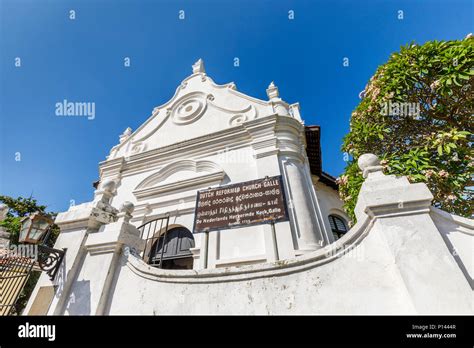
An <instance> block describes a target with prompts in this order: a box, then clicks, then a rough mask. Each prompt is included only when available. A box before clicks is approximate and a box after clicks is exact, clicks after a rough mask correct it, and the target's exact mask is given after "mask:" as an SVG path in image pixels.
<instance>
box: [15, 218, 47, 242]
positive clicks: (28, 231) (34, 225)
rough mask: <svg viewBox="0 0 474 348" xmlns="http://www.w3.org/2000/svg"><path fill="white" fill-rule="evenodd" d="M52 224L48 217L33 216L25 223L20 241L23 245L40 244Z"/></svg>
mask: <svg viewBox="0 0 474 348" xmlns="http://www.w3.org/2000/svg"><path fill="white" fill-rule="evenodd" d="M52 222H53V221H52V220H51V219H50V218H49V217H48V216H46V215H42V214H40V213H35V214H33V215H31V216H30V217H29V218H26V219H25V220H24V221H23V224H22V227H21V232H20V240H19V241H20V242H22V243H33V244H36V243H38V242H39V241H40V240H41V238H42V237H43V236H44V234H45V233H46V232H47V230H48V228H49V226H50V225H51V224H52Z"/></svg>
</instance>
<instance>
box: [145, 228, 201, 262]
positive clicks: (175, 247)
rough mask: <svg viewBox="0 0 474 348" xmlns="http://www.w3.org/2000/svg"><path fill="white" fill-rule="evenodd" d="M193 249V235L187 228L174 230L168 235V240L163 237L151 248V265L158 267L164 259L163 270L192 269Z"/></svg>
mask: <svg viewBox="0 0 474 348" xmlns="http://www.w3.org/2000/svg"><path fill="white" fill-rule="evenodd" d="M164 239H166V241H165V243H164V246H163V240H164ZM191 248H194V237H193V234H192V233H191V232H190V231H189V230H188V229H187V228H185V227H175V228H172V229H170V230H169V231H168V232H167V233H166V238H165V237H164V235H163V236H161V237H160V238H159V239H158V240H157V241H156V242H155V243H154V244H153V246H152V247H151V251H150V264H152V265H157V264H159V262H160V260H161V259H163V264H162V265H161V268H164V269H192V267H193V257H192V254H191V251H190V250H189V249H191ZM162 249H163V250H162Z"/></svg>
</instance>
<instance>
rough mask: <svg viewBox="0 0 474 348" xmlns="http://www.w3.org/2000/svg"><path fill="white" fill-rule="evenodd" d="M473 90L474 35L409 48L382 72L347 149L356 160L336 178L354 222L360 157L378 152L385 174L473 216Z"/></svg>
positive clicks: (365, 95)
mask: <svg viewBox="0 0 474 348" xmlns="http://www.w3.org/2000/svg"><path fill="white" fill-rule="evenodd" d="M473 93H474V38H473V37H472V35H468V36H467V37H466V39H464V40H461V41H432V42H427V43H425V44H424V45H421V46H420V45H416V44H410V45H407V46H405V47H402V48H401V51H400V52H399V53H394V54H392V55H391V57H390V59H389V61H388V62H387V63H386V64H384V65H382V66H380V67H379V68H378V69H377V71H376V73H375V75H374V76H373V77H372V78H371V79H370V81H369V82H368V84H367V86H366V88H365V90H364V91H363V92H362V93H361V97H362V101H361V102H360V104H359V105H358V106H357V108H356V109H355V110H354V111H353V113H352V116H351V122H350V125H351V129H350V132H349V133H348V134H347V135H346V136H345V138H344V143H343V146H342V150H343V151H345V152H347V153H349V154H350V155H351V160H350V161H349V163H348V165H347V167H346V169H345V173H344V175H342V176H341V177H340V178H338V182H339V189H340V195H341V197H342V199H343V200H344V202H345V209H346V211H347V212H348V214H349V215H350V216H351V217H352V219H354V220H355V216H354V207H355V204H356V200H357V196H358V194H359V190H360V187H361V185H362V182H363V179H362V174H361V172H360V170H359V168H358V167H357V163H356V161H357V159H358V157H359V156H361V155H362V154H364V153H374V154H376V155H378V156H379V157H380V158H381V159H382V165H383V166H384V171H385V173H386V174H396V175H406V176H407V177H408V179H409V180H410V182H424V183H426V184H427V185H428V187H429V188H430V190H431V192H432V193H433V195H434V200H433V204H434V206H436V207H439V208H441V209H444V210H446V211H449V212H451V213H455V214H458V215H461V216H466V217H470V216H472V214H473V212H474V204H473V190H472V187H473V184H474V182H473V177H474V175H473V167H474V162H473V160H474V153H473V148H472V144H473V122H474V118H473V111H474V98H473Z"/></svg>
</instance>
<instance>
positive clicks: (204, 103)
mask: <svg viewBox="0 0 474 348" xmlns="http://www.w3.org/2000/svg"><path fill="white" fill-rule="evenodd" d="M267 95H268V98H269V100H268V101H264V100H260V99H257V98H253V97H250V96H248V95H245V94H243V93H240V92H238V91H237V89H236V86H235V84H234V83H228V84H224V85H218V84H216V83H214V81H213V80H212V79H211V78H210V77H209V76H207V75H206V73H205V70H204V63H203V62H202V60H199V61H198V62H196V63H195V64H194V65H193V74H192V75H191V76H189V77H187V78H186V79H184V80H183V81H182V83H181V84H180V86H179V87H178V88H177V89H176V92H175V94H174V96H173V97H172V98H171V99H170V100H169V101H168V102H167V103H165V104H163V105H161V106H158V107H156V108H154V109H153V112H152V115H151V116H150V118H149V119H148V120H147V121H146V122H145V123H143V124H142V125H141V126H140V127H139V128H138V129H137V130H136V131H135V132H133V133H132V134H130V130H128V129H127V131H126V132H125V133H124V134H123V135H122V136H121V137H120V144H118V145H116V146H114V147H113V148H112V150H111V152H110V155H109V156H108V159H109V160H110V159H114V158H118V157H121V156H124V157H128V156H132V155H135V154H139V153H141V152H144V151H149V150H153V149H156V148H161V147H165V146H168V145H172V144H176V143H179V142H183V141H187V140H190V139H193V138H197V137H201V136H206V135H208V134H212V133H217V132H220V131H222V130H225V129H228V128H229V127H236V126H240V125H241V124H243V123H245V122H249V121H252V120H254V119H256V118H262V117H265V116H270V115H274V114H278V115H280V116H288V117H293V118H296V119H298V120H299V121H301V119H300V117H299V110H298V107H297V104H293V105H288V104H287V103H286V102H285V101H283V100H282V99H281V98H280V96H279V92H278V88H277V87H276V86H275V84H274V83H271V84H270V86H269V88H268V89H267ZM184 127H186V129H184Z"/></svg>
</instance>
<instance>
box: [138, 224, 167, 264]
mask: <svg viewBox="0 0 474 348" xmlns="http://www.w3.org/2000/svg"><path fill="white" fill-rule="evenodd" d="M169 219H170V217H169V215H165V216H163V217H159V218H157V219H154V220H151V221H148V222H147V223H145V224H143V225H141V226H140V227H138V230H139V231H140V234H141V238H142V239H145V241H146V244H145V250H144V251H143V256H142V258H143V261H145V262H146V263H148V264H150V265H153V266H158V267H160V268H161V267H162V265H163V250H164V248H162V249H161V255H160V258H158V259H156V258H153V256H154V255H156V252H157V247H158V243H155V242H157V241H158V240H159V239H160V238H163V243H166V235H167V232H168V225H169ZM152 249H153V250H152Z"/></svg>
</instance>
